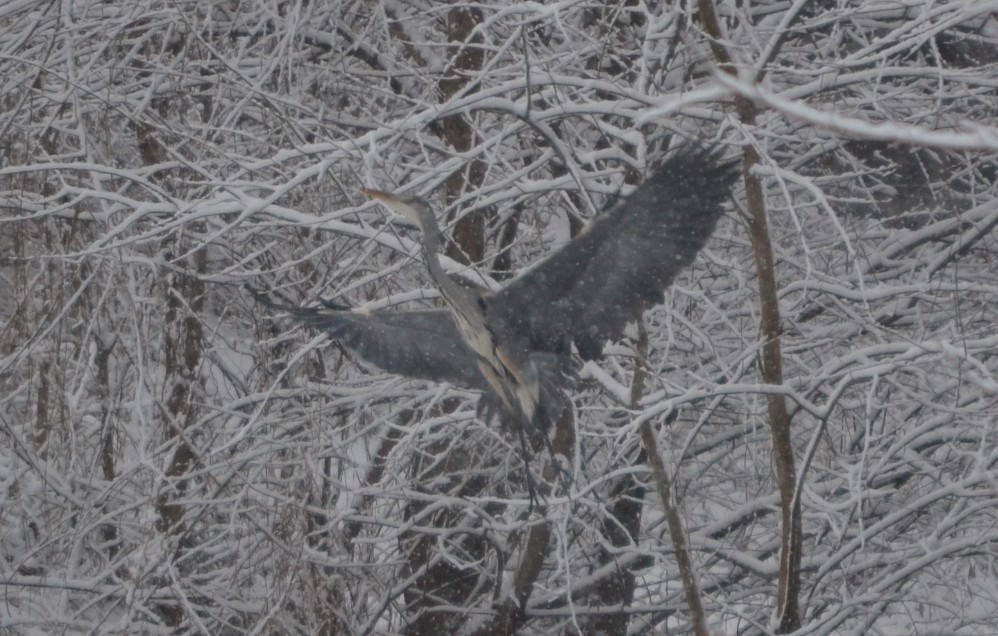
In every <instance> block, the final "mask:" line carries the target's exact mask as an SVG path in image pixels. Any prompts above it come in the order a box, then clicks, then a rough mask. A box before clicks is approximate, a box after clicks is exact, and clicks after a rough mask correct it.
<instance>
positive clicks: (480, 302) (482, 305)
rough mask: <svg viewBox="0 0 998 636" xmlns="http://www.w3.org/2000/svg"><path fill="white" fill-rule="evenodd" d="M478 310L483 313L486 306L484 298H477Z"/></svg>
mask: <svg viewBox="0 0 998 636" xmlns="http://www.w3.org/2000/svg"><path fill="white" fill-rule="evenodd" d="M478 308H479V309H481V310H482V311H485V309H486V305H485V299H484V298H479V299H478Z"/></svg>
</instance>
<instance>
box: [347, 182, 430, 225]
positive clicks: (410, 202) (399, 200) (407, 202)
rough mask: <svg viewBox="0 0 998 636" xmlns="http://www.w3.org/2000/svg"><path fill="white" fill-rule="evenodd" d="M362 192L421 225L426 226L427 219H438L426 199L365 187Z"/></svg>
mask: <svg viewBox="0 0 998 636" xmlns="http://www.w3.org/2000/svg"><path fill="white" fill-rule="evenodd" d="M361 192H363V193H364V194H366V195H367V196H369V197H371V198H372V199H374V200H375V201H378V202H380V203H381V204H383V205H384V206H385V207H386V208H388V209H389V210H391V211H392V212H394V213H396V214H399V215H401V216H404V217H405V218H407V219H409V220H411V221H415V222H416V223H417V224H419V226H420V227H426V223H427V221H430V220H432V221H434V222H435V221H436V218H435V217H434V216H433V209H432V208H431V207H430V204H429V203H428V202H427V201H426V199H423V198H420V197H410V196H405V195H396V194H392V193H391V192H382V191H381V190H368V189H364V190H361Z"/></svg>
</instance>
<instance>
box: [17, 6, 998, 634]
mask: <svg viewBox="0 0 998 636" xmlns="http://www.w3.org/2000/svg"><path fill="white" fill-rule="evenodd" d="M688 4H690V5H692V4H696V3H688ZM700 4H701V5H703V4H704V3H700ZM707 4H709V3H707ZM680 5H681V6H680ZM711 6H712V8H713V10H714V12H715V13H716V15H717V20H718V24H717V25H716V26H717V28H718V29H720V32H721V33H722V34H723V35H724V39H723V40H720V41H717V42H715V45H716V44H717V43H718V42H720V43H721V44H722V45H723V47H724V50H725V51H726V52H727V55H729V56H730V62H731V67H730V70H732V71H733V74H730V75H729V76H728V77H727V79H726V80H721V79H719V78H718V75H717V74H718V72H719V71H718V68H717V64H718V62H719V60H718V59H716V51H715V50H712V49H711V45H710V38H709V37H708V35H707V34H708V33H710V29H709V28H706V27H705V26H704V14H703V13H702V12H701V11H699V10H696V8H695V7H693V8H691V7H690V6H687V3H634V2H631V1H629V0H622V1H620V2H614V3H585V2H581V3H580V2H566V3H553V4H547V5H540V4H536V3H535V4H529V3H528V4H516V3H493V4H490V5H483V4H461V3H453V4H440V3H431V2H425V3H424V2H414V3H408V4H406V3H371V2H360V1H355V2H340V1H337V2H326V3H311V2H297V3H294V2H276V1H273V0H252V1H247V2H233V1H229V0H221V1H218V2H213V3H202V2H157V1H155V0H139V1H137V2H131V3H101V2H90V1H80V2H75V3H65V2H43V3H8V5H7V6H5V7H0V157H2V164H0V224H2V232H0V438H2V440H3V442H2V444H0V593H2V599H0V601H2V602H0V608H2V609H0V629H2V630H4V631H7V630H9V631H11V632H12V633H26V634H27V633H43V632H52V631H58V632H60V633H129V634H132V633H177V632H186V633H210V634H226V633H233V634H234V633H274V634H276V633H281V634H285V633H293V634H298V633H301V634H305V633H308V634H312V633H326V634H366V633H409V634H417V633H438V634H453V633H465V634H471V633H490V632H496V631H503V630H506V631H514V630H518V631H520V632H521V633H586V634H595V633H599V632H601V631H602V632H603V633H612V634H625V633H648V632H662V631H664V630H666V629H668V630H669V633H679V632H683V631H684V630H689V629H691V627H690V616H689V614H688V608H687V605H686V600H685V598H684V597H683V589H682V585H681V583H680V574H679V572H678V571H677V568H676V565H675V559H674V554H673V553H672V546H673V543H672V540H671V539H670V537H669V534H668V530H667V525H668V524H666V522H665V517H664V516H663V512H662V506H661V504H660V501H659V499H658V497H657V495H655V494H654V488H651V487H650V480H651V476H650V471H649V469H648V467H647V466H648V462H647V458H646V457H645V455H644V451H643V449H642V443H641V435H640V431H641V428H642V426H643V425H645V423H647V424H650V425H651V429H652V431H653V432H654V435H655V441H656V442H657V446H658V450H659V452H661V453H662V458H663V460H664V464H665V467H666V468H667V469H668V470H669V471H670V475H669V476H670V478H671V485H672V487H673V489H674V492H675V494H676V495H677V498H676V501H677V503H678V506H679V509H680V510H681V512H682V515H683V517H684V520H685V523H686V529H687V532H688V539H689V546H690V551H691V556H692V562H693V566H694V568H695V571H696V577H697V579H698V581H699V585H700V588H701V589H700V594H701V597H702V599H701V600H702V603H703V607H704V614H705V615H706V617H707V620H708V622H709V624H710V626H711V629H714V630H717V631H718V633H740V634H760V633H770V632H772V631H775V630H777V629H780V628H781V625H780V624H778V623H777V622H776V621H775V620H774V618H773V615H774V611H775V608H776V604H777V586H778V581H779V578H780V572H779V569H780V554H779V551H780V543H781V542H780V537H781V516H782V515H781V508H780V507H781V499H780V496H779V494H778V492H779V490H778V487H777V483H776V474H777V472H778V470H777V468H778V467H777V466H776V465H775V460H774V459H773V458H774V454H773V442H772V439H771V437H770V434H769V419H768V418H769V414H768V412H767V401H768V400H770V399H771V398H770V396H772V395H777V396H781V397H782V400H783V402H784V404H785V405H786V408H787V410H788V412H789V416H790V420H791V428H790V430H791V440H790V441H791V444H792V448H793V452H794V457H795V460H796V463H795V467H796V489H797V497H798V499H799V501H800V514H801V529H802V559H801V568H800V572H799V573H798V575H796V576H791V577H790V578H789V579H788V580H789V581H790V584H791V585H792V586H793V587H794V592H795V594H797V595H798V596H799V608H800V609H799V623H800V625H801V627H800V630H799V631H798V633H801V634H805V633H806V634H841V633H853V634H867V633H877V634H910V633H947V634H986V633H989V632H993V625H994V624H996V622H998V593H996V592H995V590H998V585H995V581H996V579H998V576H996V572H995V555H996V541H998V520H996V513H995V510H998V486H996V484H998V468H996V460H998V440H996V429H995V424H994V422H995V419H996V414H998V379H996V372H998V360H996V352H998V335H996V332H995V327H994V325H995V322H996V319H998V301H996V298H998V274H996V272H995V267H994V260H995V257H994V254H995V252H996V250H998V244H996V243H998V241H996V233H995V231H994V228H995V225H996V224H998V202H996V193H998V160H996V157H998V154H996V153H998V141H996V140H998V134H996V130H995V129H994V128H993V127H992V123H993V122H994V121H996V120H998V112H996V111H998V100H996V99H995V97H994V95H995V77H996V76H998V73H996V71H998V47H996V45H995V41H996V37H995V34H996V33H998V23H996V21H995V18H994V17H993V16H992V15H991V14H990V13H989V11H988V6H989V5H987V3H979V2H973V1H972V0H942V1H939V2H935V3H928V4H927V3H923V2H914V1H907V2H883V3H879V2H875V3H870V2H851V1H849V0H840V1H838V2H826V1H819V2H810V3H808V2H798V3H790V5H788V3H777V2H753V3H736V2H730V1H729V0H717V1H716V2H714V3H713V4H712V5H711ZM733 83H735V84H737V83H741V84H740V85H741V88H740V89H738V88H732V87H731V86H732V84H733ZM756 85H757V86H758V88H759V89H760V90H764V91H765V94H766V95H772V96H774V98H773V99H771V100H769V101H768V102H767V101H765V100H764V99H762V98H759V101H757V102H756V103H755V108H756V109H757V110H756V112H755V117H754V120H749V119H746V118H745V117H741V116H739V113H738V112H737V109H736V108H735V100H736V97H735V95H736V93H737V94H741V95H742V96H743V97H741V98H739V99H746V100H748V99H750V97H745V96H746V95H748V96H751V95H753V92H752V91H753V90H754V88H753V87H754V86H756ZM739 90H740V91H741V93H738V91H739ZM776 98H780V99H782V100H783V101H779V100H778V99H776ZM751 99H755V98H751ZM785 104H793V105H795V106H800V107H806V108H807V109H808V110H807V113H809V115H808V117H803V116H802V115H801V112H800V111H795V110H793V109H792V108H790V107H783V106H781V105H785ZM947 133H950V134H953V135H954V137H953V138H954V139H960V140H965V139H970V140H972V141H974V143H972V144H970V145H967V146H966V147H963V148H961V147H956V144H948V143H947V142H946V137H945V135H946V134H947ZM681 138H694V139H698V140H700V141H702V142H703V143H706V144H710V145H727V146H729V147H730V148H731V152H730V154H731V156H733V157H734V156H741V152H742V150H743V149H745V148H746V147H750V148H752V149H753V151H754V152H755V153H756V154H757V155H758V157H759V162H758V164H757V165H756V166H755V167H754V168H753V169H752V171H751V175H750V178H755V179H758V180H759V183H760V184H761V186H762V188H763V194H764V203H765V208H766V209H765V212H766V214H767V218H768V234H767V236H766V238H767V240H768V242H769V245H770V247H771V249H772V252H773V255H774V273H775V278H774V281H775V284H776V290H777V298H778V304H779V307H778V309H779V315H780V317H781V321H780V325H779V327H780V330H779V338H780V345H781V350H782V352H781V355H782V359H781V362H782V371H783V373H782V377H783V381H782V383H781V384H775V385H774V384H766V383H765V381H764V379H763V376H762V375H761V374H760V370H759V360H760V354H761V350H762V347H763V342H764V339H763V337H762V336H761V335H760V331H759V324H760V309H759V307H760V304H759V301H758V284H757V283H758V280H757V271H756V264H755V261H754V260H753V256H752V246H751V244H750V240H749V233H748V227H747V219H748V216H747V214H746V212H745V204H744V195H743V192H742V191H741V189H739V191H738V192H737V193H736V196H735V200H734V201H733V212H732V213H731V214H729V215H728V216H727V218H726V219H724V220H723V221H722V224H721V226H720V228H719V230H718V232H717V234H716V235H715V237H714V239H713V240H712V241H711V243H710V244H709V245H708V247H707V249H706V250H705V251H704V253H703V254H702V255H701V256H700V257H699V259H698V261H697V263H696V264H695V265H694V266H693V268H691V270H690V271H688V272H687V273H686V274H685V275H684V276H683V277H682V278H681V279H680V280H679V281H678V282H677V284H676V285H675V287H674V288H673V289H672V290H671V291H670V292H669V294H668V295H667V299H666V303H665V304H664V305H663V306H661V307H658V308H656V309H655V310H653V311H651V312H649V313H648V314H647V315H646V317H645V320H644V324H643V325H641V326H640V327H639V328H637V329H635V331H634V332H633V338H630V339H627V340H625V341H624V342H621V343H616V344H614V345H612V346H611V347H609V348H608V351H609V352H610V354H611V355H610V356H609V358H608V359H607V360H606V361H604V362H602V363H601V364H600V365H599V366H596V365H593V364H590V365H587V366H586V367H585V369H584V371H583V376H582V378H581V380H580V383H579V385H578V387H576V393H575V396H574V403H575V407H576V423H575V435H576V439H575V445H574V448H575V452H574V453H573V456H572V457H571V458H567V459H566V463H567V464H568V471H569V472H570V474H571V477H572V479H571V488H570V490H569V491H568V492H563V491H561V490H559V488H560V487H559V486H554V487H553V491H552V493H553V494H552V495H551V496H550V498H549V500H548V501H547V502H546V505H545V506H543V508H542V510H541V511H538V510H537V509H534V510H531V509H530V507H529V502H528V500H527V497H526V494H525V492H526V491H525V485H524V483H523V471H522V457H521V453H522V451H521V449H520V446H519V444H518V441H517V439H516V437H515V436H514V435H510V434H509V432H508V431H506V430H504V429H503V428H502V427H501V426H498V425H496V424H486V423H483V422H481V421H479V420H477V419H476V417H475V403H476V396H475V395H473V394H470V393H467V392H464V391H461V390H458V389H455V388H452V387H446V386H440V385H432V384H428V383H422V382H416V381H411V380H407V379H403V378H397V377H392V376H388V375H385V374H382V373H380V372H379V371H378V370H376V369H372V368H371V367H369V366H367V365H365V364H364V363H362V362H361V361H359V360H358V359H357V358H356V357H354V356H353V355H352V354H351V353H350V352H349V351H346V350H345V349H343V348H342V347H341V346H339V345H337V344H336V343H334V342H329V341H327V340H326V339H325V338H324V337H322V336H320V335H318V334H315V333H312V332H309V331H307V330H305V329H302V328H298V327H295V326H293V325H292V324H291V323H290V322H289V321H287V320H284V319H282V317H281V316H280V315H270V314H269V313H268V312H264V311H261V310H260V308H259V307H258V306H254V303H253V300H252V298H251V297H250V296H249V294H247V293H246V292H244V291H243V289H242V285H244V284H247V283H249V284H252V285H253V286H255V287H259V288H266V289H270V290H273V292H274V293H275V294H277V295H279V296H281V297H283V298H284V299H286V300H287V301H288V302H295V303H300V304H315V303H316V301H317V299H319V298H326V299H333V300H335V301H336V302H339V303H345V304H352V305H360V304H366V306H369V307H372V308H380V307H388V306H395V305H403V304H404V305H407V306H431V305H436V304H438V303H439V300H438V299H437V294H436V293H435V292H434V291H433V290H432V289H431V287H430V285H429V283H428V280H427V278H426V276H425V274H424V272H423V270H422V268H421V264H420V262H419V259H418V258H414V256H415V255H416V254H417V253H418V243H417V237H415V236H414V235H413V234H411V233H410V232H409V231H408V230H406V229H405V228H402V227H399V226H397V225H392V224H389V223H387V222H386V220H385V218H384V217H383V216H382V214H381V213H380V212H379V211H378V210H376V209H375V208H374V207H373V206H372V205H370V204H368V203H367V202H366V201H365V200H364V199H363V197H361V196H360V195H359V194H358V192H357V191H358V189H359V188H361V187H365V186H367V187H380V188H384V189H395V188H401V187H403V186H404V187H405V188H406V190H407V191H408V192H412V193H419V194H422V195H426V196H427V197H428V198H430V199H431V200H432V202H433V203H434V205H435V206H436V207H437V208H438V209H439V210H440V211H441V213H442V214H443V215H445V217H444V218H445V224H446V225H447V227H448V231H449V233H450V234H451V235H452V236H453V237H454V240H453V243H452V245H451V247H450V249H449V252H448V256H449V257H450V261H449V263H450V265H452V266H453V268H454V269H455V271H461V270H464V271H466V272H470V271H471V270H470V268H472V267H473V268H474V269H475V270H476V271H478V272H481V273H482V274H483V275H484V278H482V277H480V280H484V282H485V283H487V284H495V283H496V281H502V280H505V279H507V278H509V277H510V276H512V275H515V274H516V273H517V272H521V271H523V270H524V269H525V268H527V267H529V266H530V265H531V264H532V263H535V262H536V261H537V260H538V259H540V258H542V257H543V256H544V255H545V254H547V253H549V252H550V251H551V250H552V249H553V246H555V245H557V244H559V243H560V242H563V241H565V240H567V239H568V238H569V237H570V236H571V235H573V234H574V233H577V232H578V231H579V229H580V228H581V226H582V223H583V222H584V220H586V219H587V218H590V217H591V216H592V215H593V214H595V213H596V212H597V211H598V210H600V209H601V208H602V207H603V206H604V205H606V204H607V202H609V201H612V200H614V199H615V198H616V197H617V196H619V195H621V194H623V193H626V192H627V191H629V188H631V187H632V186H633V185H634V184H636V183H638V182H639V181H640V179H641V177H642V175H643V174H645V173H646V171H647V169H648V167H649V166H650V165H653V164H654V163H655V162H656V161H657V160H658V159H659V158H660V157H662V156H663V154H664V153H665V151H666V148H667V147H668V146H669V143H670V140H674V139H681ZM466 266H467V268H466ZM593 302H599V299H593ZM642 333H645V334H647V343H646V345H645V344H643V343H642V337H641V334H642ZM546 459H547V458H545V457H536V458H534V460H533V461H534V463H535V465H536V466H538V467H539V466H540V465H541V464H542V463H543V462H544V461H546ZM540 472H541V471H540V470H538V471H537V473H538V474H540ZM540 512H543V514H540ZM534 528H538V529H539V530H536V531H532V530H531V529H534ZM510 597H513V598H514V599H515V600H516V603H513V604H511V603H510V602H509V598H510Z"/></svg>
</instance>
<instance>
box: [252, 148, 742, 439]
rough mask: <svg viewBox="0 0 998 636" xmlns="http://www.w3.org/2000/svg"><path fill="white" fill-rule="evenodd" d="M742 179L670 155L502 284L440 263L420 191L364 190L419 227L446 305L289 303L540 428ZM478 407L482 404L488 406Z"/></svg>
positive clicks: (367, 354)
mask: <svg viewBox="0 0 998 636" xmlns="http://www.w3.org/2000/svg"><path fill="white" fill-rule="evenodd" d="M736 177H737V171H736V167H735V164H734V163H733V162H725V161H722V160H721V159H720V157H719V156H718V153H717V152H709V151H705V150H701V149H692V148H687V149H686V150H685V151H682V152H677V153H673V154H672V155H671V157H670V158H668V159H667V160H666V161H665V162H664V163H663V164H662V165H661V166H660V167H659V168H658V169H656V170H655V171H654V172H653V173H652V175H651V176H650V177H649V178H648V179H647V180H646V181H645V182H644V183H643V184H641V185H640V186H639V187H638V188H637V189H636V190H634V192H633V193H631V194H630V196H627V197H626V198H624V199H623V200H622V201H620V202H618V203H617V204H615V205H613V206H611V207H610V208H609V209H607V210H605V211H604V212H602V213H601V214H599V215H597V216H596V217H595V218H594V219H593V221H592V222H591V223H590V224H589V225H588V226H587V227H586V228H585V229H584V230H583V231H582V232H581V233H580V234H579V235H578V236H577V237H576V238H574V239H573V240H572V241H570V242H569V243H568V244H567V245H565V246H564V247H563V248H562V249H560V250H558V251H557V252H555V253H554V254H552V255H551V256H550V257H549V258H548V259H547V260H545V261H543V262H542V263H540V264H539V265H538V266H536V267H534V268H533V269H531V270H529V271H528V272H527V273H525V274H523V275H522V276H520V277H518V278H516V279H514V280H513V281H512V282H510V283H509V284H508V285H506V286H505V287H503V288H502V289H499V290H497V291H494V292H492V291H485V290H479V289H473V288H469V287H466V286H463V285H460V284H458V283H456V282H455V281H454V280H453V279H452V278H451V277H450V276H448V275H447V273H446V272H445V271H444V269H443V267H442V266H441V264H440V251H441V248H442V233H441V230H440V226H439V224H438V223H437V219H436V216H435V215H434V213H433V210H432V209H431V207H430V206H429V204H428V203H427V202H426V201H425V200H423V199H421V198H418V197H409V196H405V195H398V194H391V193H388V192H382V191H380V190H363V192H364V194H366V195H367V196H369V197H371V198H372V199H374V200H376V201H379V202H380V203H382V204H383V205H384V206H386V207H387V208H388V209H390V210H391V211H393V212H395V213H396V214H399V215H402V216H405V217H407V218H409V219H411V220H413V221H415V222H416V223H417V224H418V225H419V227H420V230H421V231H422V242H423V246H422V247H423V250H422V251H423V258H424V260H425V261H426V267H427V269H428V270H429V273H430V276H431V277H432V278H433V281H434V283H436V285H437V287H438V289H439V290H440V295H441V296H442V297H443V299H444V301H445V302H446V304H447V308H446V309H435V310H434V309H429V310H420V311H404V312H396V311H383V310H382V311H374V312H359V311H353V310H351V309H349V308H347V307H341V306H337V305H332V304H327V305H326V306H325V307H323V308H300V307H290V306H287V305H280V304H277V303H273V302H270V301H268V300H266V299H264V298H262V297H261V296H259V295H258V298H259V299H260V300H261V302H264V303H265V304H267V305H268V306H270V307H272V308H276V309H280V310H285V311H288V312H289V313H291V314H292V315H294V316H295V317H296V318H298V319H300V320H302V321H304V322H305V323H307V324H309V325H311V326H313V327H315V328H317V329H320V330H322V331H324V332H326V333H327V334H328V335H329V336H331V337H332V338H335V339H337V340H339V341H341V342H342V343H343V344H344V345H346V346H347V347H348V348H350V349H352V350H353V351H355V352H356V353H357V354H358V355H359V356H360V357H361V358H364V359H365V360H367V361H368V362H370V363H372V364H374V365H376V366H378V367H380V368H382V369H384V370H385V371H388V372H389V373H396V374H400V375H405V376H409V377H414V378H422V379H428V380H433V381H438V382H449V383H452V384H455V385H458V386H462V387H465V388H470V389H477V390H480V391H482V392H483V396H484V398H485V399H484V401H483V403H482V404H483V405H484V410H486V411H489V412H496V411H498V412H500V413H503V414H504V415H505V416H506V417H507V418H511V419H512V420H513V421H514V422H516V423H518V424H519V425H520V431H521V434H522V431H523V427H529V428H531V429H532V430H535V431H536V430H540V431H544V430H547V428H548V427H549V426H550V424H551V422H553V421H555V420H556V418H557V417H559V416H560V414H561V413H562V412H563V411H564V410H565V409H566V408H570V402H569V401H568V399H567V397H566V395H565V393H566V391H565V389H566V387H567V386H568V383H569V382H571V379H572V376H573V375H574V369H575V368H576V366H575V364H574V363H573V347H574V349H575V351H577V352H578V355H579V356H580V357H581V358H582V359H584V360H595V359H599V358H600V357H601V356H602V353H603V347H604V345H605V344H606V342H607V341H608V340H612V339H616V338H619V337H620V336H621V334H622V333H623V331H624V328H625V326H626V325H627V323H629V322H632V321H634V320H637V319H638V318H639V317H640V316H641V314H642V313H643V312H644V311H645V310H646V309H649V308H651V307H653V306H654V305H657V304H659V303H661V302H662V300H663V298H664V293H665V290H666V289H667V288H668V287H669V285H671V284H672V281H673V279H674V278H675V277H676V275H677V274H678V273H679V272H680V271H681V270H682V269H683V268H684V267H686V266H687V265H689V264H690V263H691V262H692V261H693V259H694V257H695V256H696V255H697V253H698V252H699V251H700V249H701V248H702V247H703V246H704V244H705V243H706V242H707V239H708V238H709V237H710V235H711V234H712V233H713V231H714V227H715V225H716V224H717V221H718V219H719V218H720V217H721V216H722V214H723V212H724V208H723V204H724V202H725V200H726V199H727V198H728V196H729V193H730V190H731V187H732V185H733V183H734V181H735V179H736ZM480 410H483V406H482V405H480Z"/></svg>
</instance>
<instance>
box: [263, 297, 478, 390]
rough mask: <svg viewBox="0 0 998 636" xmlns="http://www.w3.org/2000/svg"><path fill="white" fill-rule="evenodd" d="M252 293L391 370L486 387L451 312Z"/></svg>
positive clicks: (268, 305) (414, 376)
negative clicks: (309, 303) (335, 304)
mask: <svg viewBox="0 0 998 636" xmlns="http://www.w3.org/2000/svg"><path fill="white" fill-rule="evenodd" d="M251 291H252V290H251ZM253 293H254V296H255V297H256V299H257V300H258V301H259V302H261V303H262V304H264V305H266V306H267V307H270V308H272V309H277V310H280V311H286V312H288V313H289V314H291V315H292V316H294V317H295V318H297V319H298V320H300V321H302V322H304V323H305V324H307V325H310V326H312V327H315V328H316V329H319V330H320V331H323V332H325V333H326V334H327V335H329V336H330V337H332V338H335V339H336V340H339V341H340V342H342V343H343V344H344V345H345V346H346V347H347V348H349V349H350V350H351V351H353V352H355V353H356V354H357V355H358V356H360V357H361V358H363V359H364V360H366V361H367V362H369V363H371V364H373V365H375V366H377V367H379V368H380V369H383V370H384V371H387V372H388V373H394V374H398V375H404V376H408V377H410V378H421V379H424V380H433V381H434V382H449V383H451V384H454V385H457V386H462V387H465V388H469V389H477V390H486V389H488V384H487V383H486V381H485V378H484V377H483V376H482V374H481V372H480V371H479V370H478V364H477V363H476V361H475V356H474V354H473V353H472V352H471V350H470V349H469V348H468V346H467V345H465V344H464V341H463V340H462V339H461V336H460V334H459V333H458V330H457V325H455V324H454V319H453V318H452V317H451V315H450V312H449V311H447V310H442V309H441V310H432V309H431V310H425V311H373V312H364V311H356V310H352V309H349V308H346V307H340V308H327V309H320V308H313V307H292V306H289V305H282V304H278V303H274V302H271V301H270V300H268V299H267V298H265V297H264V296H263V295H262V294H260V293H258V292H253Z"/></svg>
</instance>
